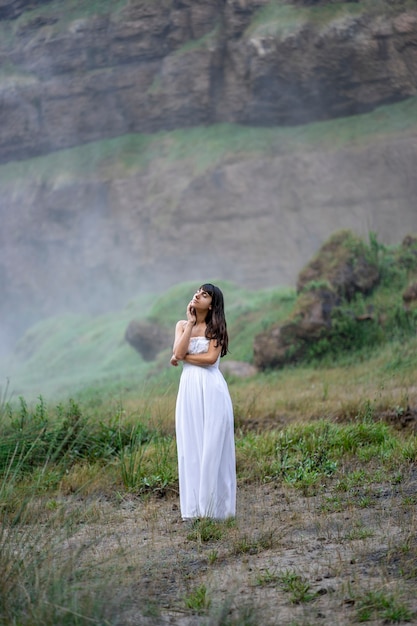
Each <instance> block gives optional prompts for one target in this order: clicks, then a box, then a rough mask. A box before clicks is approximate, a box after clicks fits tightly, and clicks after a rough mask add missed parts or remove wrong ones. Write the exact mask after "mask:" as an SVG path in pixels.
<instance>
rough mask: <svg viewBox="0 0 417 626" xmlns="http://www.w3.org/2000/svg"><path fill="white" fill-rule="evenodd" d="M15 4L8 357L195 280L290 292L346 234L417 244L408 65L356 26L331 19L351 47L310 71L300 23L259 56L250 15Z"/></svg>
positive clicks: (6, 155) (1, 279) (4, 301)
mask: <svg viewBox="0 0 417 626" xmlns="http://www.w3.org/2000/svg"><path fill="white" fill-rule="evenodd" d="M10 4H11V5H13V7H12V8H13V11H12V9H10V12H7V11H6V10H5V11H3V13H1V14H0V27H1V28H2V29H3V30H2V32H6V30H7V29H9V31H10V33H11V35H10V37H9V38H8V39H5V38H4V40H3V44H1V46H0V52H1V57H0V58H2V59H4V60H5V63H9V71H8V72H6V73H4V74H0V92H1V96H2V99H1V104H0V118H1V121H2V124H1V125H0V128H1V130H0V162H1V163H2V165H1V166H0V184H1V190H2V193H1V197H0V216H1V229H0V285H1V293H2V298H1V301H0V319H1V326H0V356H3V357H5V356H6V355H10V354H11V353H13V349H14V346H15V344H16V342H17V341H18V340H19V338H21V337H22V335H23V334H24V333H25V332H26V331H27V330H28V329H29V328H30V327H31V326H32V325H33V324H34V323H36V322H38V321H39V320H42V319H45V318H49V317H51V316H58V315H59V316H64V315H66V314H84V315H90V316H95V315H99V314H103V313H105V312H115V311H118V310H121V309H123V308H124V307H125V306H126V305H127V304H128V303H129V301H130V300H132V299H134V298H136V297H137V295H138V294H142V293H152V294H155V296H157V294H160V293H162V292H163V291H164V290H166V289H169V288H170V287H171V286H172V285H175V284H177V283H180V282H184V281H196V284H200V283H201V282H204V281H206V280H210V281H216V280H228V281H231V282H234V283H236V284H238V285H241V286H242V287H245V288H249V289H253V290H256V289H259V288H263V287H275V286H279V285H288V286H294V285H295V282H296V277H297V274H298V272H299V271H300V270H301V268H302V267H303V265H304V264H305V263H306V262H307V261H308V260H309V259H310V258H311V256H312V255H313V254H314V253H315V252H316V251H317V250H318V248H319V246H320V245H321V244H322V243H323V241H324V240H325V239H327V238H328V237H329V236H330V234H331V233H332V232H334V231H335V230H339V229H341V228H349V229H352V230H353V231H355V232H357V233H358V234H360V235H362V236H363V237H364V238H367V237H369V234H370V233H371V232H372V233H375V234H376V235H377V237H378V238H379V240H380V241H381V242H382V243H385V244H397V243H400V242H401V240H402V239H403V237H404V236H405V235H406V234H408V233H410V232H417V211H416V209H415V198H416V196H417V180H416V177H415V171H416V165H417V147H416V145H417V142H416V141H415V137H416V133H417V123H416V119H417V115H416V111H417V106H416V102H415V98H412V97H411V96H413V95H414V94H415V88H416V86H417V85H416V78H415V77H416V76H417V72H415V71H414V70H413V66H412V64H410V62H408V65H407V64H405V63H404V61H403V59H400V58H399V57H398V55H399V54H400V52H399V46H396V47H394V46H393V45H392V46H391V40H390V39H389V38H388V39H387V42H388V43H387V46H386V52H385V53H384V54H385V57H384V58H382V57H381V58H380V57H379V56H376V57H375V58H372V59H370V58H368V57H367V56H366V55H367V54H371V53H370V52H369V51H368V49H365V47H364V48H363V49H360V50H359V48H358V45H357V41H356V39H355V38H356V37H359V38H360V36H365V35H364V34H363V33H360V32H359V30H358V31H357V32H356V31H355V30H354V29H352V28H351V29H350V30H349V27H351V26H352V24H353V23H355V24H356V26H355V27H356V28H357V29H359V27H360V24H362V22H359V21H357V22H355V21H354V20H355V19H356V18H355V16H353V17H352V16H349V17H348V18H347V17H346V18H344V21H342V22H339V28H340V29H341V30H343V29H345V30H346V33H351V34H350V35H349V36H348V34H346V37H345V39H343V38H341V39H340V40H339V39H337V38H335V35H334V33H333V31H331V29H330V28H329V29H328V31H326V33H327V34H326V33H325V34H323V33H321V34H320V37H321V39H320V41H321V48H319V47H318V46H316V48H314V46H313V48H314V50H316V52H315V53H314V54H315V55H316V56H315V57H314V58H313V56H312V52H311V51H312V50H313V48H311V47H310V46H311V43H310V40H308V38H303V36H302V35H301V34H300V33H301V31H298V30H297V31H296V32H294V33H292V37H293V40H291V41H292V42H293V43H292V44H291V46H289V40H288V41H287V39H286V37H284V36H283V35H282V34H280V33H275V34H272V35H271V36H270V39H269V40H268V42H269V43H268V45H267V44H266V43H265V40H264V39H262V36H263V35H262V32H263V31H262V32H261V30H259V29H260V26H257V27H256V28H255V26H254V25H253V24H254V23H253V22H252V20H253V18H254V16H255V15H258V14H257V11H258V8H259V7H257V5H256V3H253V5H252V3H251V2H248V3H244V4H245V7H246V8H245V10H243V9H242V7H240V9H239V7H238V6H237V5H236V6H235V5H234V4H233V3H225V6H224V7H223V8H221V7H217V6H214V5H213V3H209V2H207V3H205V2H201V3H199V4H198V5H196V7H195V10H194V11H191V9H190V7H183V8H182V9H175V10H174V9H173V8H172V9H171V10H165V9H162V8H158V7H157V6H155V7H154V8H153V10H152V11H149V12H146V11H144V10H143V7H142V6H141V3H139V2H138V3H135V2H129V3H128V2H127V3H126V5H125V6H124V7H123V10H122V11H121V12H120V13H119V14H118V15H117V18H116V17H115V16H114V15H112V13H111V10H110V9H107V12H106V11H102V12H101V13H100V14H99V15H93V14H90V13H89V14H88V15H82V14H80V15H75V14H74V15H73V14H70V13H68V14H66V11H67V9H68V11H69V8H68V7H66V6H65V3H62V6H61V7H60V8H57V7H55V5H54V4H53V3H51V4H50V6H49V4H48V3H46V4H45V5H41V8H39V7H35V8H34V3H29V2H27V3H25V2H19V3H17V2H16V3H10ZM239 6H240V5H239ZM80 10H81V9H80ZM294 10H296V9H294ZM335 10H336V9H335ZM31 11H34V12H33V13H31ZM36 11H37V12H36ZM185 14H187V19H185ZM32 15H33V21H31V16H32ZM303 15H306V14H303ZM39 16H41V17H39ZM219 17H220V18H221V20H220V23H221V25H222V26H221V28H220V30H218V31H214V30H213V28H214V26H215V25H217V24H218V21H219ZM41 18H42V19H41ZM180 18H181V19H180ZM303 19H304V18H303ZM372 19H374V18H372V16H370V17H366V19H365V18H363V20H365V22H366V24H367V25H368V26H369V24H370V22H371V20H372ZM393 19H394V18H393ZM187 20H188V21H187ZM363 20H362V21H363ZM186 24H188V26H186ZM349 25H350V26H349ZM247 28H248V29H249V28H251V29H252V30H251V40H250V41H251V45H250V46H248V45H247V42H246V34H245V33H246V30H245V29H247ZM297 28H298V27H297ZM310 28H311V38H312V39H314V37H316V36H317V37H319V35H318V34H317V33H316V32H315V31H314V28H313V26H311V27H310ZM398 28H399V27H397V31H398ZM212 30H213V33H214V32H216V33H217V34H216V35H215V34H213V33H212ZM248 32H249V31H248ZM323 32H324V31H323ZM398 32H399V31H398ZM398 32H397V37H400V36H403V35H399V34H398ZM231 33H233V37H234V39H233V40H232V39H230V37H231ZM366 33H367V34H366V36H369V37H373V35H372V33H371V29H370V28H368V30H367V31H366ZM208 35H210V36H208ZM407 36H409V35H406V31H404V37H407ZM215 37H217V39H215ZM294 38H296V40H297V45H294V41H295V40H294ZM311 38H310V39H311ZM190 41H191V42H194V43H195V47H194V48H192V47H191V48H190V50H189V51H188V49H187V48H183V46H185V45H186V44H187V43H188V42H190ZM197 44H198V45H197ZM255 44H256V45H255ZM352 50H355V54H356V56H357V57H360V55H361V54H362V55H363V56H362V57H361V58H360V60H358V61H357V64H356V65H355V64H354V63H353V61H352V66H350V65H349V64H347V63H346V59H352V57H351V51H352ZM291 51H292V52H291ZM375 54H376V53H375ZM329 55H330V56H329ZM332 55H333V56H332ZM387 55H388V57H387ZM390 55H391V56H392V58H391V57H390ZM355 58H356V57H355ZM324 59H327V61H325V60H324ZM243 67H246V68H247V70H245V71H246V73H245V71H243ZM341 67H343V68H344V70H343V73H341V71H340V68H341ZM369 67H372V68H373V76H370V74H369V69H368V68H369ZM10 68H11V69H10ZM278 68H279V69H278ZM307 68H308V72H307V73H308V80H306V79H305V73H306V71H307ZM398 68H400V69H398ZM407 68H408V69H407ZM399 74H400V78H401V80H399V77H398V76H399ZM374 79H375V80H374ZM352 85H358V87H357V88H356V87H355V88H354V87H353V86H352ZM355 89H356V91H355ZM347 92H349V93H348V95H346V94H347ZM395 103H396V104H395Z"/></svg>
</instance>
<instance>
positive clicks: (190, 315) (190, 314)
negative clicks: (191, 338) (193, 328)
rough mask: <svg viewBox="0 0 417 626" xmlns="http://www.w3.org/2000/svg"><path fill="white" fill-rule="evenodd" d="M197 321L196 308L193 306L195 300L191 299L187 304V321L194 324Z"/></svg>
mask: <svg viewBox="0 0 417 626" xmlns="http://www.w3.org/2000/svg"><path fill="white" fill-rule="evenodd" d="M196 321H197V315H196V312H195V308H194V307H193V301H192V300H191V302H189V303H188V306H187V322H192V323H193V324H195V323H196Z"/></svg>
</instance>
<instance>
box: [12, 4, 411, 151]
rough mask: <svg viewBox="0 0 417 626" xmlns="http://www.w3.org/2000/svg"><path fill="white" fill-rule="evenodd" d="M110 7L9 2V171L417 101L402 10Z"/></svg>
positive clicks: (279, 6)
mask: <svg viewBox="0 0 417 626" xmlns="http://www.w3.org/2000/svg"><path fill="white" fill-rule="evenodd" d="M82 4H83V3H81V4H80V6H82ZM100 4H102V5H103V7H104V8H105V7H106V6H107V7H109V8H108V10H107V12H105V11H104V8H103V9H102V11H101V13H100V14H97V13H96V14H94V13H93V14H91V12H85V13H84V14H83V13H80V14H79V15H78V14H77V13H71V10H70V9H71V7H70V4H69V3H68V6H67V8H65V3H62V2H61V3H57V2H46V1H44V2H32V1H31V2H29V1H28V2H24V1H23V0H20V1H15V2H12V1H10V0H9V1H7V0H3V1H2V5H3V10H2V12H0V18H3V19H2V21H1V22H0V26H1V28H2V34H3V36H2V37H1V42H2V43H1V44H0V62H1V65H2V67H3V76H2V80H1V82H0V119H1V120H3V121H6V122H7V123H2V124H1V125H0V159H1V160H2V161H3V162H4V161H7V160H10V159H22V158H27V157H28V156H31V155H36V154H44V153H47V152H49V151H51V150H58V149H62V148H64V147H69V146H74V145H78V144H80V143H85V142H88V141H94V140H97V139H102V138H103V137H115V136H118V135H122V134H125V133H128V132H155V131H157V130H161V129H174V128H178V127H189V126H196V125H200V124H213V123H217V122H233V123H240V124H251V125H286V124H299V123H307V122H311V121H313V120H323V119H329V118H333V117H337V116H345V115H352V114H356V113H361V112H364V111H367V110H371V109H372V108H373V107H375V106H377V105H380V104H384V103H389V102H395V101H398V100H401V99H404V98H406V97H410V96H413V95H416V90H417V10H414V11H412V10H408V11H401V3H395V6H396V7H397V9H396V11H394V12H393V13H392V12H391V13H390V12H387V13H385V14H384V13H382V14H380V13H377V12H375V9H373V10H372V11H370V10H366V3H357V2H350V3H349V2H348V3H333V2H330V3H329V2H321V3H318V5H317V3H314V4H316V5H317V6H314V7H311V6H309V3H306V4H307V6H303V3H298V5H292V4H288V5H285V4H282V3H281V2H274V1H269V0H172V1H168V0H136V1H134V0H132V1H130V2H118V3H116V8H113V10H112V11H110V6H111V5H109V4H108V3H105V2H102V3H97V7H100ZM380 5H381V11H382V10H383V9H384V8H385V9H386V8H387V7H388V6H389V4H387V3H384V2H383V0H380ZM398 7H399V8H398ZM23 9H26V10H25V11H23ZM116 9H117V10H116ZM0 10H1V5H0ZM96 10H98V8H97V9H96ZM20 12H21V14H20V15H19V13H20Z"/></svg>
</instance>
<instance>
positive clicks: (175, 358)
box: [170, 354, 178, 367]
mask: <svg viewBox="0 0 417 626" xmlns="http://www.w3.org/2000/svg"><path fill="white" fill-rule="evenodd" d="M170 363H171V365H173V366H174V367H177V365H178V359H177V357H176V356H175V354H173V355H172V357H171V360H170Z"/></svg>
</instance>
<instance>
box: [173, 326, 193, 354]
mask: <svg viewBox="0 0 417 626" xmlns="http://www.w3.org/2000/svg"><path fill="white" fill-rule="evenodd" d="M193 326H194V322H191V321H185V320H180V321H179V322H177V325H176V327H175V339H174V347H173V349H172V352H173V355H174V356H175V358H176V359H177V361H182V359H183V358H184V357H185V355H186V354H187V352H188V346H189V344H190V338H191V331H192V329H193Z"/></svg>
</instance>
